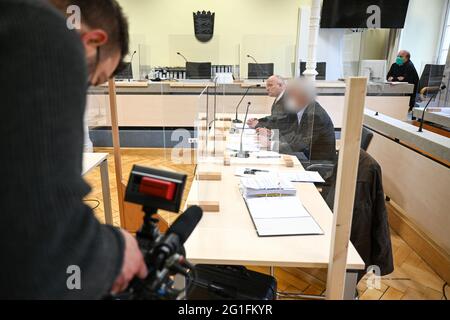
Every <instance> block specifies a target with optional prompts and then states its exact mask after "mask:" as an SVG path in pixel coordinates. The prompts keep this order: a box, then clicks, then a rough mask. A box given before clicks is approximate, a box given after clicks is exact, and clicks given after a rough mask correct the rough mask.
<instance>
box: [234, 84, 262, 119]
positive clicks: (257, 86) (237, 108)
mask: <svg viewBox="0 0 450 320" xmlns="http://www.w3.org/2000/svg"><path fill="white" fill-rule="evenodd" d="M259 87H260V85H259V84H257V85H256V86H255V87H254V86H249V87H248V88H247V90H246V91H245V93H244V95H243V96H242V98H241V100H240V101H239V103H238V105H237V106H236V117H235V119H234V120H233V123H242V121H241V120H239V119H238V111H239V106H240V105H241V103H242V101H243V100H244V99H245V97H246V96H247V94H248V92H249V91H250V89H251V88H259Z"/></svg>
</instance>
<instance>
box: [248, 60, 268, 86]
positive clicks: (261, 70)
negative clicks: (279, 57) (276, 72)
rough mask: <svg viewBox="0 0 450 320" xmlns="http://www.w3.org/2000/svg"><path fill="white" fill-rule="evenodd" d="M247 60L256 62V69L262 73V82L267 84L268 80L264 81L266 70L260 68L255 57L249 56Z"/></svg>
mask: <svg viewBox="0 0 450 320" xmlns="http://www.w3.org/2000/svg"><path fill="white" fill-rule="evenodd" d="M247 58H250V59H252V60H253V61H255V63H256V67H257V68H258V69H259V71H260V72H261V77H262V79H261V80H262V82H265V81H266V79H264V70H263V69H262V68H261V66H260V64H259V63H258V61H256V59H255V58H254V57H253V56H251V55H249V54H248V55H247Z"/></svg>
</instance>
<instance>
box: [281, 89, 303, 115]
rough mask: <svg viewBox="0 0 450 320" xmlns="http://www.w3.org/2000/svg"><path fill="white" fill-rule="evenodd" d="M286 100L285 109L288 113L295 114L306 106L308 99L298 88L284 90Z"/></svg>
mask: <svg viewBox="0 0 450 320" xmlns="http://www.w3.org/2000/svg"><path fill="white" fill-rule="evenodd" d="M286 94H287V100H286V105H285V108H286V110H287V111H288V112H292V113H297V112H299V111H301V110H302V109H304V108H306V106H307V105H308V99H307V97H306V96H305V94H304V93H303V92H301V90H299V89H298V88H288V89H287V90H286Z"/></svg>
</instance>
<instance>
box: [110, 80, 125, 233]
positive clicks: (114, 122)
mask: <svg viewBox="0 0 450 320" xmlns="http://www.w3.org/2000/svg"><path fill="white" fill-rule="evenodd" d="M108 90H109V108H110V111H111V132H112V141H113V147H114V167H115V171H116V184H117V198H118V199H117V200H118V201H119V214H120V225H121V226H122V227H124V223H125V216H124V209H123V207H124V205H123V201H124V198H125V197H124V193H123V187H122V158H121V156H120V138H119V120H118V117H117V99H116V82H115V79H114V78H112V79H109V81H108Z"/></svg>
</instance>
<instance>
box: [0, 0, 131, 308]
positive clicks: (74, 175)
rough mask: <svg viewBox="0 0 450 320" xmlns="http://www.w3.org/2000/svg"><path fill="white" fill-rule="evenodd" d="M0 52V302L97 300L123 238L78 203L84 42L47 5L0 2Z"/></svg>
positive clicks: (116, 268)
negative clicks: (72, 286) (74, 277)
mask: <svg viewBox="0 0 450 320" xmlns="http://www.w3.org/2000/svg"><path fill="white" fill-rule="evenodd" d="M0 48H1V50H0V61H2V62H3V63H2V72H0V91H1V97H2V100H1V108H0V113H1V114H0V150H1V157H0V159H1V160H0V176H1V177H2V183H1V184H0V252H1V255H2V259H1V263H0V299H75V298H76V299H97V298H101V297H102V296H103V295H104V294H105V293H108V291H109V289H110V288H111V285H112V283H113V282H114V280H115V279H116V277H117V276H118V274H119V273H120V270H121V268H122V259H123V252H124V241H123V238H122V235H121V233H120V231H119V230H117V229H115V228H113V227H110V226H106V225H101V224H100V223H99V222H98V221H97V219H96V218H95V217H94V215H93V212H92V210H91V209H90V208H89V206H87V205H86V204H84V203H83V198H84V197H85V196H86V195H87V194H88V193H89V191H90V188H89V186H88V185H87V184H86V182H85V181H84V180H83V179H82V177H81V168H82V149H83V114H84V106H85V102H86V88H87V79H88V78H87V72H86V69H87V68H86V65H85V64H86V63H85V58H84V49H83V46H82V43H81V41H80V37H79V35H78V34H77V33H76V32H75V31H69V30H68V29H67V27H66V23H65V19H64V18H63V16H62V15H61V14H59V13H58V12H56V10H54V9H53V8H51V7H50V6H49V5H48V4H47V1H39V0H0ZM70 266H78V267H79V270H80V271H81V283H80V284H81V290H69V288H68V286H67V280H69V284H70V283H74V282H73V281H71V279H68V278H69V276H71V275H75V274H76V273H73V271H71V268H69V267H70ZM75 269H76V267H75Z"/></svg>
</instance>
